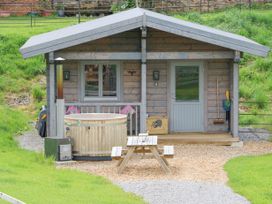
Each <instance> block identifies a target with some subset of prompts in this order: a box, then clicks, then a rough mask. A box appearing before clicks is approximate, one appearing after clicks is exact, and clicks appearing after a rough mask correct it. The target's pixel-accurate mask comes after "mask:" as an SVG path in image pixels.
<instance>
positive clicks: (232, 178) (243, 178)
mask: <svg viewBox="0 0 272 204" xmlns="http://www.w3.org/2000/svg"><path fill="white" fill-rule="evenodd" d="M225 170H226V171H227V173H228V177H229V182H228V183H229V185H230V186H231V188H232V189H233V190H234V191H235V192H237V193H239V194H241V195H243V196H245V197H246V198H247V199H249V200H250V201H251V202H252V203H253V204H257V203H262V204H270V203H272V182H271V181H272V154H268V155H264V156H245V157H239V158H235V159H232V160H230V161H229V162H227V164H226V165H225Z"/></svg>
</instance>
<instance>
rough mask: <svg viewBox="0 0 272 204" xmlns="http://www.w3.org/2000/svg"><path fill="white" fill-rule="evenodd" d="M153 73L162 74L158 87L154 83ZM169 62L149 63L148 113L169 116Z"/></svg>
mask: <svg viewBox="0 0 272 204" xmlns="http://www.w3.org/2000/svg"><path fill="white" fill-rule="evenodd" d="M153 71H159V72H160V80H159V81H158V86H155V83H154V81H153ZM167 86H168V84H167V62H166V61H150V62H148V63H147V90H146V94H147V113H148V114H149V115H167Z"/></svg>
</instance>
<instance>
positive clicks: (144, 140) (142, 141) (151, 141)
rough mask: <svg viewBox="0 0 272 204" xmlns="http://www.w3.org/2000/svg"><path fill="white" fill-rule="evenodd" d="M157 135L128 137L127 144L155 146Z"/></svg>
mask: <svg viewBox="0 0 272 204" xmlns="http://www.w3.org/2000/svg"><path fill="white" fill-rule="evenodd" d="M157 145H158V136H132V137H128V141H127V146H157Z"/></svg>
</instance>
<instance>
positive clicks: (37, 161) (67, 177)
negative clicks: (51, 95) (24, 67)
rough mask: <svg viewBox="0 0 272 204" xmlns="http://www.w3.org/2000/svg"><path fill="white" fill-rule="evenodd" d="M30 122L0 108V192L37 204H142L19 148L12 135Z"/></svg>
mask: <svg viewBox="0 0 272 204" xmlns="http://www.w3.org/2000/svg"><path fill="white" fill-rule="evenodd" d="M28 119H29V117H28V116H26V115H25V114H24V113H22V112H21V111H18V110H12V109H10V108H7V107H4V106H0V121H2V122H1V123H0V147H1V148H0V192H4V193H7V194H9V195H11V196H14V197H15V198H18V199H20V200H22V201H24V202H26V203H34V204H42V203H44V204H48V203H54V204H55V203H56V204H57V203H71V204H74V203H86V204H87V203H88V204H89V203H94V204H99V203H109V204H110V203H118V204H119V203H124V204H128V203H133V204H134V203H143V201H142V199H141V198H139V197H136V196H135V195H132V194H130V193H125V192H124V191H123V190H121V189H120V188H119V187H117V186H115V185H113V184H112V183H111V182H109V181H108V180H106V179H104V178H102V177H99V176H94V175H89V174H87V173H82V172H77V171H75V170H57V169H56V168H55V166H54V164H53V162H52V160H50V159H44V157H43V155H42V154H37V153H34V152H30V151H26V150H22V149H19V148H18V147H17V145H16V143H15V142H14V140H13V135H15V134H16V133H18V132H21V131H25V130H26V129H27V127H28V126H27V121H28ZM3 121H4V122H3ZM0 203H4V202H1V201H0Z"/></svg>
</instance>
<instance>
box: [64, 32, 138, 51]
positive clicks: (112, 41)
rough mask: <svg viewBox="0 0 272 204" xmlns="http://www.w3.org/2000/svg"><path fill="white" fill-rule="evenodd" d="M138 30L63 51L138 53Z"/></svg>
mask: <svg viewBox="0 0 272 204" xmlns="http://www.w3.org/2000/svg"><path fill="white" fill-rule="evenodd" d="M140 45H141V42H140V29H134V30H130V31H126V32H123V33H119V34H116V35H112V36H110V37H105V38H101V39H98V40H94V41H91V42H88V43H84V44H80V45H76V46H73V47H69V48H66V49H63V50H62V51H64V52H66V51H77V52H140V50H141V47H140Z"/></svg>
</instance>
